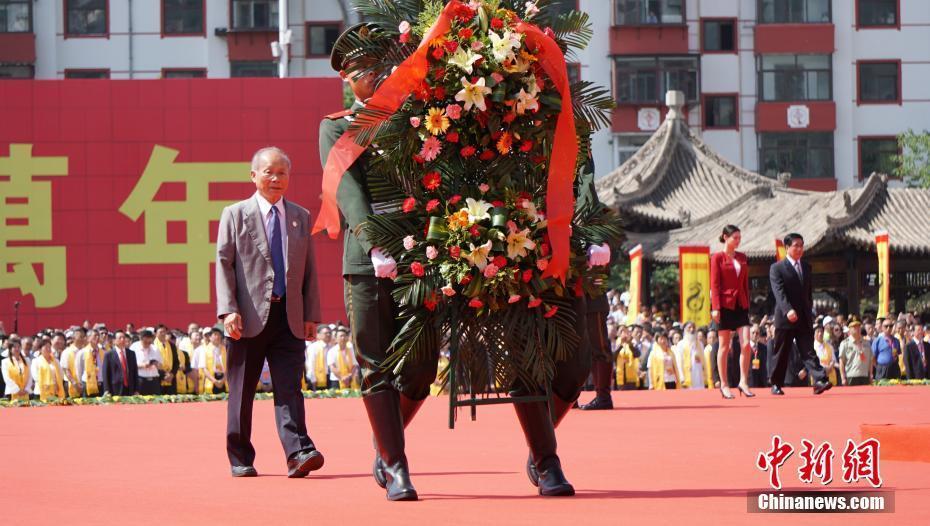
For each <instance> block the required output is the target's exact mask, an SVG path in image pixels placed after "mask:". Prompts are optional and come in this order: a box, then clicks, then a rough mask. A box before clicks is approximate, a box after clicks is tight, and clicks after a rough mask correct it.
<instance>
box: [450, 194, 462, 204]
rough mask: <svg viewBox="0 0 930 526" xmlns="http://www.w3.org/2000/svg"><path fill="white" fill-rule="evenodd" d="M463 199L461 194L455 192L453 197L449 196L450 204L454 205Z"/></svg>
mask: <svg viewBox="0 0 930 526" xmlns="http://www.w3.org/2000/svg"><path fill="white" fill-rule="evenodd" d="M461 200H462V196H460V195H459V194H455V195H453V196H452V197H450V198H449V204H450V205H454V204H456V203H458V202H459V201H461Z"/></svg>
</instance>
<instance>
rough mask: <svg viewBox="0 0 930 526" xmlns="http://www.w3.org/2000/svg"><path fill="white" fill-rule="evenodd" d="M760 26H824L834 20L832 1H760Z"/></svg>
mask: <svg viewBox="0 0 930 526" xmlns="http://www.w3.org/2000/svg"><path fill="white" fill-rule="evenodd" d="M757 13H758V19H759V23H760V24H823V23H829V22H830V21H831V20H833V14H832V12H831V10H830V0H759V4H758V11H757Z"/></svg>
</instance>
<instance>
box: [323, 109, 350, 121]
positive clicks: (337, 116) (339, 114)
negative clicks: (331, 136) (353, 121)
mask: <svg viewBox="0 0 930 526" xmlns="http://www.w3.org/2000/svg"><path fill="white" fill-rule="evenodd" d="M353 113H355V112H353V111H352V110H342V111H337V112H336V113H330V114H329V115H327V116H326V117H323V118H324V119H329V120H331V121H337V120H339V119H342V118H344V117H348V116H349V115H352V114H353Z"/></svg>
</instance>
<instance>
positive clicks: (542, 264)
mask: <svg viewBox="0 0 930 526" xmlns="http://www.w3.org/2000/svg"><path fill="white" fill-rule="evenodd" d="M548 266H549V260H548V259H540V260H539V261H537V262H536V268H538V269H539V271H540V272H542V271H544V270H546V267H548Z"/></svg>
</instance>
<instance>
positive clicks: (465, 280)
mask: <svg viewBox="0 0 930 526" xmlns="http://www.w3.org/2000/svg"><path fill="white" fill-rule="evenodd" d="M469 283H471V274H465V277H463V278H462V279H460V280H459V285H462V286H464V285H468V284H469Z"/></svg>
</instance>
